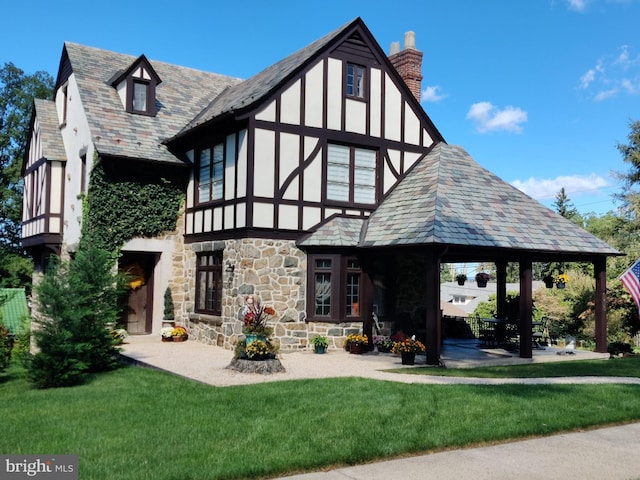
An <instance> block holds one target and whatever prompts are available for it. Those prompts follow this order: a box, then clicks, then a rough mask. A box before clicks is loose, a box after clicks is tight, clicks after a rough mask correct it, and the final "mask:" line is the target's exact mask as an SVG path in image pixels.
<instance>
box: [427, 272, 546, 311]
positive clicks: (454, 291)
mask: <svg viewBox="0 0 640 480" xmlns="http://www.w3.org/2000/svg"><path fill="white" fill-rule="evenodd" d="M497 286H498V285H497V284H496V283H495V282H489V283H487V286H486V287H483V288H480V287H478V286H477V285H476V282H474V281H467V282H466V283H465V284H464V285H458V283H457V282H445V283H443V284H442V285H441V286H440V293H441V298H442V302H443V303H446V304H447V307H445V308H446V309H448V308H449V306H451V307H455V308H456V309H457V310H458V311H459V312H458V313H455V310H445V311H444V312H443V315H449V316H453V317H457V316H468V315H471V314H473V311H474V310H475V309H476V307H477V306H478V304H479V303H480V302H488V301H489V295H496V293H497V288H496V287H497ZM532 287H533V290H534V291H535V290H537V289H539V288H543V287H544V283H543V282H541V281H535V282H532ZM506 289H507V292H520V284H519V283H507V284H506ZM460 311H461V313H460Z"/></svg>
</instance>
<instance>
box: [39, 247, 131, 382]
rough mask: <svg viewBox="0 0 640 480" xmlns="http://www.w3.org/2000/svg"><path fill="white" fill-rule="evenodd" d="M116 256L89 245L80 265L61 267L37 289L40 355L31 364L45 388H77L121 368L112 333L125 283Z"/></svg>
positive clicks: (77, 259)
mask: <svg viewBox="0 0 640 480" xmlns="http://www.w3.org/2000/svg"><path fill="white" fill-rule="evenodd" d="M112 266H113V256H112V255H111V254H110V253H109V252H106V251H104V250H99V249H96V248H93V247H91V245H87V246H86V248H85V249H83V250H80V251H78V252H77V254H76V256H75V258H74V259H72V260H70V261H65V262H55V263H54V264H53V267H52V268H50V269H49V270H48V271H47V273H46V274H45V276H44V278H43V279H42V281H41V282H40V283H39V284H38V285H37V286H36V289H35V290H36V294H37V297H36V298H37V302H38V307H39V308H38V313H39V315H40V316H41V317H42V319H39V320H38V323H39V328H38V329H36V330H35V332H34V337H35V341H36V345H37V346H38V349H39V351H38V353H36V354H35V355H33V356H32V357H30V360H29V361H28V367H29V377H30V379H31V380H32V381H33V383H34V384H35V385H36V386H38V387H40V388H48V387H60V386H70V385H76V384H80V383H82V382H84V381H85V380H86V376H87V374H89V373H94V372H101V371H105V370H110V369H113V368H115V367H116V366H117V365H118V363H119V360H118V349H117V348H116V347H115V346H114V345H113V341H112V339H111V335H110V334H109V332H108V330H107V329H106V325H107V324H108V323H115V322H117V320H118V318H119V315H120V312H121V311H122V310H121V305H120V302H119V299H120V298H121V293H122V292H123V291H124V282H123V281H122V279H121V278H120V276H119V275H118V274H117V272H115V271H114V270H113V268H112Z"/></svg>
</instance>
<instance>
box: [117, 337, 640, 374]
mask: <svg viewBox="0 0 640 480" xmlns="http://www.w3.org/2000/svg"><path fill="white" fill-rule="evenodd" d="M477 344H478V342H477V340H448V341H445V343H444V347H443V354H442V361H443V363H444V365H445V366H446V367H448V368H473V367H478V366H493V365H514V364H525V363H537V362H548V361H571V360H578V359H605V358H608V355H606V354H605V355H603V354H597V353H593V352H586V351H582V350H576V351H575V353H573V354H567V353H566V351H565V350H563V349H557V348H550V347H548V348H546V349H544V350H534V352H533V358H531V359H522V358H519V357H518V355H517V353H512V352H508V351H506V350H502V349H487V348H478V347H477ZM122 354H123V356H124V357H126V358H127V359H129V361H130V362H132V363H136V364H139V365H143V366H148V367H153V368H158V369H161V370H165V371H168V372H172V373H175V374H177V375H180V376H183V377H186V378H190V379H193V380H197V381H200V382H203V383H208V384H211V385H216V386H230V385H247V384H252V383H263V382H273V381H282V380H293V379H308V378H330V377H348V376H358V377H364V378H373V379H379V380H388V381H395V382H405V383H432V384H443V383H494V384H499V383H513V382H518V383H578V382H580V383H584V382H591V383H592V382H594V381H611V380H602V379H601V380H597V379H596V378H595V377H589V378H587V379H585V378H572V377H565V378H560V379H477V378H452V377H438V376H427V375H411V374H402V373H391V372H388V371H386V370H389V369H394V368H415V367H420V366H424V363H425V360H426V359H425V357H424V356H418V357H417V358H416V362H417V365H416V366H415V367H406V366H403V365H402V364H401V362H400V357H399V356H397V355H393V354H387V353H378V352H368V353H365V354H363V355H352V354H349V353H347V352H345V351H344V350H333V351H330V352H328V353H325V354H323V355H318V354H315V353H313V352H311V351H297V352H290V353H286V352H285V353H281V354H280V355H279V358H280V361H281V362H282V364H283V366H284V367H285V370H286V371H285V372H284V373H276V374H271V375H260V374H247V373H240V372H236V371H233V370H228V369H226V368H225V367H227V366H228V365H229V363H230V362H231V359H232V358H233V352H232V351H231V350H225V349H223V348H221V347H216V346H211V345H205V344H202V343H199V342H195V341H192V340H189V341H187V342H182V343H172V342H162V341H161V340H160V337H159V336H157V335H132V336H130V337H128V338H127V341H126V343H125V344H124V345H123V352H122ZM433 368H437V367H433ZM616 381H617V382H618V383H622V382H625V383H640V379H616Z"/></svg>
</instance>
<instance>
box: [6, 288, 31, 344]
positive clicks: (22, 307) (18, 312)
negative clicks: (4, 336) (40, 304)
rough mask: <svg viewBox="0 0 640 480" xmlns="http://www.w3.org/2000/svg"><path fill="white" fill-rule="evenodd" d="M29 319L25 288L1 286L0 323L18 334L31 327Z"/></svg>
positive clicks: (13, 333) (14, 333) (12, 332)
mask: <svg viewBox="0 0 640 480" xmlns="http://www.w3.org/2000/svg"><path fill="white" fill-rule="evenodd" d="M29 319H30V317H29V307H28V305H27V297H26V295H25V290H24V288H0V325H4V326H5V327H6V328H7V330H9V333H10V334H11V335H17V334H19V333H21V332H23V331H24V330H25V329H28V328H29Z"/></svg>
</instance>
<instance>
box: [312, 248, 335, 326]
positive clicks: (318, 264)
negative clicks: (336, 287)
mask: <svg viewBox="0 0 640 480" xmlns="http://www.w3.org/2000/svg"><path fill="white" fill-rule="evenodd" d="M331 261H332V260H331V259H328V258H320V259H317V260H316V261H315V276H314V278H315V282H314V283H315V295H314V298H315V305H316V307H315V313H316V315H317V316H319V317H327V316H329V315H331Z"/></svg>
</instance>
